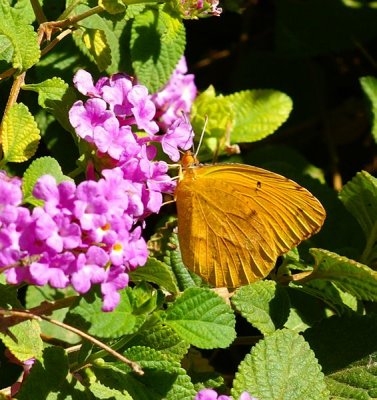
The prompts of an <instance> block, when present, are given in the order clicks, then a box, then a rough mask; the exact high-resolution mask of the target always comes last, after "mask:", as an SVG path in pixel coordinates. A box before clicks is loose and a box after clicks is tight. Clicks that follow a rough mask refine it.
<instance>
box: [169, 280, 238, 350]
mask: <svg viewBox="0 0 377 400" xmlns="http://www.w3.org/2000/svg"><path fill="white" fill-rule="evenodd" d="M164 322H165V323H166V324H167V325H168V326H169V327H171V328H172V329H174V330H175V331H176V332H177V333H178V334H179V335H180V336H181V337H182V338H183V339H185V340H186V341H187V342H189V343H191V344H193V345H194V346H197V347H200V348H203V349H210V348H215V347H220V348H225V347H227V346H229V344H230V343H232V341H233V340H234V338H235V336H236V333H235V329H234V327H235V317H234V314H233V312H232V310H231V308H230V307H229V306H228V305H227V304H226V303H225V301H224V300H223V299H222V298H221V297H220V296H218V295H217V294H216V293H215V292H213V291H211V290H209V289H205V288H194V287H193V288H189V289H186V290H185V292H184V293H183V294H182V295H181V296H180V297H178V298H177V300H176V301H175V302H174V303H173V304H171V305H170V307H169V308H168V310H167V311H166V315H165V320H164Z"/></svg>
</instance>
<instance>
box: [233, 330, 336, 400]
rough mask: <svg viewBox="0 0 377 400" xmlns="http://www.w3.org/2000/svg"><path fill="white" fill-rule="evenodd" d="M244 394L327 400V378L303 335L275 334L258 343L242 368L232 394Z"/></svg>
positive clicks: (272, 399) (266, 398)
mask: <svg viewBox="0 0 377 400" xmlns="http://www.w3.org/2000/svg"><path fill="white" fill-rule="evenodd" d="M243 391H247V392H249V393H250V394H251V395H252V396H255V397H256V398H259V399H263V400H277V399H284V400H303V399H305V400H325V399H328V398H329V395H328V392H327V389H326V385H325V382H324V376H323V373H322V372H321V367H320V365H319V364H318V362H317V360H316V358H315V356H314V353H313V351H312V350H311V349H310V347H309V345H308V343H307V342H305V340H304V339H303V337H302V336H300V335H299V334H298V333H295V332H293V331H290V330H287V329H285V330H281V331H276V332H274V333H273V334H271V335H269V336H267V337H265V338H264V339H263V340H261V341H260V342H258V343H257V345H256V346H255V347H254V348H253V349H252V351H251V353H250V354H248V355H247V356H246V357H245V359H244V360H243V361H242V362H241V364H240V365H239V369H238V372H237V373H236V377H235V379H234V381H233V389H232V395H233V397H234V398H235V399H238V398H239V396H240V395H241V393H242V392H243Z"/></svg>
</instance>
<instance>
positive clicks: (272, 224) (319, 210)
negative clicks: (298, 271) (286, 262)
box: [175, 152, 326, 288]
mask: <svg viewBox="0 0 377 400" xmlns="http://www.w3.org/2000/svg"><path fill="white" fill-rule="evenodd" d="M181 164H182V168H183V170H182V171H181V173H180V177H179V182H178V185H177V188H176V191H175V200H176V204H177V213H178V238H179V244H180V248H181V253H182V259H183V262H184V264H185V265H186V266H187V267H188V268H189V269H191V270H192V271H193V272H195V273H196V274H198V275H200V276H201V277H202V278H203V279H205V280H206V281H208V282H210V283H211V284H212V285H213V286H215V287H224V286H226V287H230V288H235V287H239V286H242V285H245V284H248V283H251V282H254V281H257V280H260V279H262V278H264V277H266V276H267V275H268V274H269V272H270V271H271V270H272V269H273V267H274V265H275V263H276V259H277V257H278V256H280V255H281V254H283V253H286V252H287V251H289V250H290V249H291V248H293V247H295V246H296V245H298V244H299V243H300V242H302V241H303V240H305V239H307V238H308V237H310V236H311V235H313V234H314V233H316V232H318V231H319V229H320V228H321V226H322V224H323V222H324V219H325V217H326V212H325V210H324V208H323V206H322V205H321V203H320V202H319V201H318V200H317V199H316V198H315V197H314V196H313V195H312V194H311V193H310V192H309V191H307V190H306V189H304V188H303V187H301V186H300V185H298V184H297V183H295V182H293V181H291V180H290V179H288V178H285V177H284V176H281V175H278V174H275V173H273V172H270V171H267V170H264V169H262V168H257V167H252V166H248V165H243V164H219V165H199V163H198V160H197V159H196V156H195V155H193V154H192V153H191V152H186V154H185V155H184V156H183V158H182V161H181Z"/></svg>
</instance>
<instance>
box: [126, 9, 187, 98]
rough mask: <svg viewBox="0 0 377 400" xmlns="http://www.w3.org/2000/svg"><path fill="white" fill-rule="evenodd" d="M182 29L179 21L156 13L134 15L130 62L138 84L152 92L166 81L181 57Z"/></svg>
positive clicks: (161, 11)
mask: <svg viewBox="0 0 377 400" xmlns="http://www.w3.org/2000/svg"><path fill="white" fill-rule="evenodd" d="M185 44H186V36H185V28H184V25H183V23H182V21H181V20H180V19H179V18H176V17H174V16H173V15H171V13H168V12H165V11H164V6H160V7H159V8H158V9H147V10H145V11H144V12H143V13H141V14H139V15H137V16H136V17H135V20H134V22H133V24H132V30H131V43H130V46H131V58H132V66H133V68H134V70H135V73H136V76H137V79H138V81H139V82H140V83H141V84H143V85H145V86H146V87H147V88H148V89H149V91H150V92H156V91H157V90H158V89H159V88H161V87H162V86H163V85H164V84H165V83H166V82H167V81H168V80H169V78H170V75H171V74H172V72H173V71H174V69H175V67H176V65H177V64H178V61H179V60H180V58H181V57H182V55H183V52H184V48H185Z"/></svg>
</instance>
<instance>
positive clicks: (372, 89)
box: [360, 76, 377, 142]
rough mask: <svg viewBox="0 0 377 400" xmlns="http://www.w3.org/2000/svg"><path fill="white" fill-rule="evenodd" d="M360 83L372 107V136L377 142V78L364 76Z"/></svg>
mask: <svg viewBox="0 0 377 400" xmlns="http://www.w3.org/2000/svg"><path fill="white" fill-rule="evenodd" d="M360 83H361V87H362V88H363V90H364V93H365V94H366V95H367V96H368V99H369V100H370V103H371V106H372V114H373V123H372V135H373V138H374V141H375V142H377V78H374V77H373V76H364V77H362V78H360Z"/></svg>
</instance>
